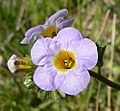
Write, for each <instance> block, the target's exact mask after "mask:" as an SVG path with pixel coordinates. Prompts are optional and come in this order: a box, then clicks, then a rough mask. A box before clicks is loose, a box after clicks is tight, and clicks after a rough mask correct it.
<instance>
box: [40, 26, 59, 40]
mask: <svg viewBox="0 0 120 111" xmlns="http://www.w3.org/2000/svg"><path fill="white" fill-rule="evenodd" d="M56 34H57V28H56V26H55V25H54V26H49V27H47V28H46V29H45V30H43V31H42V32H41V35H42V36H43V37H51V38H52V37H54V36H55V35H56Z"/></svg>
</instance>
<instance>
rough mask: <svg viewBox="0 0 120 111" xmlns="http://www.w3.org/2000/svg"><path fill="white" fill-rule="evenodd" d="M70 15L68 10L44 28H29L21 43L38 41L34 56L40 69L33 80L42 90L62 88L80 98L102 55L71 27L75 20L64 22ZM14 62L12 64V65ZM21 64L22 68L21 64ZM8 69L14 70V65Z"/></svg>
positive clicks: (93, 44)
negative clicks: (79, 94)
mask: <svg viewBox="0 0 120 111" xmlns="http://www.w3.org/2000/svg"><path fill="white" fill-rule="evenodd" d="M67 13H68V12H67V9H62V10H60V11H58V12H56V13H55V14H54V15H52V16H51V17H50V18H49V19H48V20H47V21H46V22H45V24H44V25H39V26H36V27H33V28H31V29H29V30H28V31H27V32H26V33H25V38H24V39H23V40H22V42H21V43H22V44H28V43H30V42H35V43H34V45H33V47H32V49H31V52H30V56H31V60H32V63H33V64H34V65H35V66H36V67H37V68H36V67H35V71H34V74H33V81H34V83H35V84H36V85H37V86H38V87H39V88H40V89H42V90H44V91H54V90H57V89H59V90H60V91H61V92H63V93H65V94H68V95H76V94H78V93H80V92H81V91H83V90H84V89H85V88H86V87H87V86H88V84H89V82H90V75H89V72H88V70H91V69H92V68H93V67H94V66H95V65H96V63H97V60H98V52H97V47H96V45H95V43H94V42H93V41H91V40H90V39H87V38H83V36H82V34H81V33H80V32H79V31H78V30H77V29H75V28H72V27H70V26H71V24H72V23H73V21H74V19H73V18H69V19H64V17H65V16H66V15H67ZM15 59H16V57H15ZM9 61H11V59H10V60H9ZM12 61H13V57H12ZM15 61H16V60H14V63H15ZM14 63H13V62H12V66H14V65H15V64H14ZM18 63H19V65H18V66H20V65H21V63H20V62H19V61H18ZM13 64H14V65H13ZM26 64H27V63H26ZM27 65H28V64H27ZM8 66H9V68H10V62H8ZM31 66H32V65H31ZM10 69H11V68H10ZM14 70H15V67H14Z"/></svg>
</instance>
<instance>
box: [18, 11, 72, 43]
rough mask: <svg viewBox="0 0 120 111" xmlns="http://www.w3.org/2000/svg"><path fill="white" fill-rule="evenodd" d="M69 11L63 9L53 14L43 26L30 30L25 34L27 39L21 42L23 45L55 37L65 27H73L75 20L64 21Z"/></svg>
mask: <svg viewBox="0 0 120 111" xmlns="http://www.w3.org/2000/svg"><path fill="white" fill-rule="evenodd" d="M67 13H68V11H67V9H62V10H59V11H58V12H56V13H55V14H53V15H52V16H51V17H50V18H49V19H48V20H47V21H46V22H45V24H43V25H38V26H35V27H33V28H30V29H29V30H28V31H27V32H26V33H25V38H24V39H23V40H22V41H21V42H20V43H21V44H29V43H30V42H34V41H36V40H37V39H39V38H40V37H50V38H52V37H54V36H55V35H56V34H57V33H58V31H60V30H61V29H63V28H64V27H69V26H71V25H72V23H73V21H74V19H73V18H69V19H64V17H65V16H66V15H67Z"/></svg>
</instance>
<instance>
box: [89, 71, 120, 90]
mask: <svg viewBox="0 0 120 111" xmlns="http://www.w3.org/2000/svg"><path fill="white" fill-rule="evenodd" d="M89 73H90V75H91V76H92V77H94V78H96V79H98V80H99V81H101V82H103V83H105V84H106V85H108V86H110V87H112V88H114V89H117V90H120V84H117V83H114V82H112V81H111V80H109V79H107V78H105V77H104V76H102V75H100V74H97V73H96V72H93V71H89Z"/></svg>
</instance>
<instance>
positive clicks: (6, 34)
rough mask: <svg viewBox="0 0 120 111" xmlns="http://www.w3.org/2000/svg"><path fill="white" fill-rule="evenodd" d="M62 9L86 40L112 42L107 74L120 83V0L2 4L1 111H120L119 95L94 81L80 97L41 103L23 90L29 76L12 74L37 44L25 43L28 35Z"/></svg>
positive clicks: (6, 0)
mask: <svg viewBox="0 0 120 111" xmlns="http://www.w3.org/2000/svg"><path fill="white" fill-rule="evenodd" d="M62 8H67V9H68V11H69V13H68V17H74V18H75V21H74V24H73V25H72V26H73V27H75V28H77V29H78V30H80V31H81V33H82V34H83V35H84V37H89V38H90V39H92V40H93V41H98V40H100V41H102V42H103V43H105V44H107V48H106V51H105V55H104V66H103V67H102V73H103V74H104V76H105V77H106V78H110V79H112V81H114V82H116V83H120V82H119V81H120V0H0V111H120V92H119V91H118V90H115V89H112V90H109V89H108V87H107V86H106V85H105V84H101V83H100V82H99V81H98V80H96V79H94V78H92V77H91V82H90V84H89V86H88V87H87V88H86V89H85V90H84V91H83V92H82V93H80V94H78V95H77V96H67V97H65V98H62V99H60V100H59V101H53V100H51V99H49V100H47V101H42V100H40V99H39V98H37V96H36V94H35V93H33V92H32V91H31V90H29V89H27V88H26V87H25V86H24V84H23V80H24V78H22V77H23V75H25V73H22V74H15V75H13V74H11V73H10V71H9V70H8V68H7V65H6V63H7V60H8V59H9V57H10V56H11V55H12V54H17V55H18V56H25V55H26V54H27V55H29V51H30V48H31V46H32V45H31V44H29V45H20V41H21V40H22V39H23V38H24V33H25V31H26V30H27V29H29V28H30V27H33V26H36V25H39V24H43V23H44V21H45V20H47V18H48V17H49V16H50V15H51V14H53V13H55V12H56V11H58V10H60V9H62ZM113 21H114V22H113ZM114 25H115V27H114ZM114 32H115V36H114ZM114 37H115V39H114ZM112 43H114V44H112ZM111 44H112V45H111ZM111 54H113V57H111ZM110 64H111V65H110ZM111 66H112V67H111ZM94 70H95V71H96V68H95V69H94ZM110 75H111V76H110ZM96 103H97V104H98V103H99V108H98V109H99V110H97V105H96ZM109 105H110V107H108V106H109Z"/></svg>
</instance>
